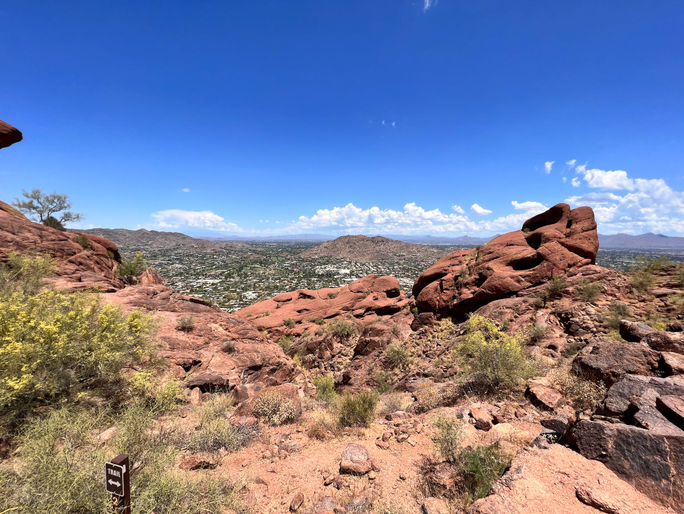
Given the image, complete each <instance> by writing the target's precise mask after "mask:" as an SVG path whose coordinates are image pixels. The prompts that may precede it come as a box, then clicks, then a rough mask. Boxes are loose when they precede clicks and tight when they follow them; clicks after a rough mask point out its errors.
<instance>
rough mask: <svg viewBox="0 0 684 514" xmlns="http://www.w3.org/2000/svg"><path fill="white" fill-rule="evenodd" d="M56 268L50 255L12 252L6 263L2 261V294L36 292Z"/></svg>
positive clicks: (0, 284) (0, 266)
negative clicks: (29, 254)
mask: <svg viewBox="0 0 684 514" xmlns="http://www.w3.org/2000/svg"><path fill="white" fill-rule="evenodd" d="M54 270H55V262H54V260H52V258H51V257H50V256H48V255H33V256H27V255H20V254H18V253H10V254H9V256H8V257H7V262H6V263H2V262H0V296H1V295H7V294H10V293H16V292H18V293H23V294H25V295H33V294H36V293H37V292H38V291H39V290H40V288H41V287H42V285H43V281H44V280H45V278H47V277H48V276H50V275H51V274H52V273H53V272H54Z"/></svg>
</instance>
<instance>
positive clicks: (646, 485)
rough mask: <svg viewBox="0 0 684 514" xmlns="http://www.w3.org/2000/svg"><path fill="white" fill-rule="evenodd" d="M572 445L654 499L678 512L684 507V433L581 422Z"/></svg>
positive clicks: (578, 424) (577, 424)
mask: <svg viewBox="0 0 684 514" xmlns="http://www.w3.org/2000/svg"><path fill="white" fill-rule="evenodd" d="M570 440H571V442H572V443H573V444H574V445H575V446H576V447H577V449H578V450H579V452H580V453H581V454H582V455H584V456H585V457H587V458H589V459H595V460H598V461H601V462H603V463H604V464H605V465H606V466H607V467H608V468H610V469H611V470H613V471H614V472H615V473H617V474H618V475H619V476H621V477H622V478H623V479H625V480H626V481H627V482H629V483H630V484H632V485H633V486H635V487H636V488H637V489H638V490H640V491H641V492H643V493H645V494H646V495H648V496H650V497H651V498H653V499H655V500H657V501H659V502H661V503H663V504H664V505H669V506H670V507H672V508H673V509H675V510H678V509H680V508H681V506H682V505H684V432H681V435H670V434H660V433H657V432H655V431H650V430H644V429H642V428H637V427H633V426H629V425H625V424H622V423H608V422H605V421H590V420H581V421H579V422H578V423H576V424H575V426H574V427H573V428H572V430H571V434H570Z"/></svg>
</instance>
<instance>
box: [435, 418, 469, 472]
mask: <svg viewBox="0 0 684 514" xmlns="http://www.w3.org/2000/svg"><path fill="white" fill-rule="evenodd" d="M435 427H437V430H438V432H437V435H436V436H435V437H433V438H432V442H433V443H434V444H435V450H437V454H438V455H439V456H440V458H441V459H442V460H445V461H447V462H449V463H451V464H453V463H455V462H456V461H457V459H458V456H459V454H460V453H461V441H462V439H463V434H462V428H461V424H460V423H459V422H458V421H457V420H455V419H449V418H446V417H444V416H443V415H440V416H439V418H438V419H437V421H435Z"/></svg>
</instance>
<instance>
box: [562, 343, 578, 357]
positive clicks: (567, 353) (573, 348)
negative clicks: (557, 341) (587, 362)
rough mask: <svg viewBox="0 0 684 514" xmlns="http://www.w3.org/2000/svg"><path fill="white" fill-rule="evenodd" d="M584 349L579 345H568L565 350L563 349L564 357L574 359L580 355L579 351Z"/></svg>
mask: <svg viewBox="0 0 684 514" xmlns="http://www.w3.org/2000/svg"><path fill="white" fill-rule="evenodd" d="M581 349H582V346H581V345H579V344H578V343H568V344H566V345H565V348H563V356H564V357H573V356H575V355H577V354H578V353H579V351H580V350H581Z"/></svg>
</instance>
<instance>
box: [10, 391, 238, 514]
mask: <svg viewBox="0 0 684 514" xmlns="http://www.w3.org/2000/svg"><path fill="white" fill-rule="evenodd" d="M129 411H131V412H129ZM132 411H135V412H132ZM117 419H120V421H121V426H120V427H119V428H120V430H121V431H122V433H124V434H126V437H117V439H118V440H117V441H115V442H114V446H115V448H107V447H106V446H101V445H99V444H97V443H96V441H95V439H94V437H95V435H96V434H97V433H98V432H99V431H100V429H99V427H101V426H106V425H107V424H109V423H110V422H111V416H110V414H108V413H106V412H105V411H92V410H91V411H87V410H83V411H77V410H73V409H66V408H62V409H57V410H55V411H52V412H51V413H50V414H48V415H47V416H46V417H45V418H42V419H35V420H34V421H32V422H31V423H30V424H29V425H28V426H27V428H26V430H25V432H24V433H23V434H22V436H21V437H20V439H19V449H18V460H19V461H20V463H21V465H20V466H14V467H13V471H11V472H9V473H6V474H5V476H0V512H15V511H16V512H35V513H45V514H47V513H53V512H108V511H109V510H111V496H110V495H109V494H107V493H106V492H105V490H104V488H103V487H102V476H103V475H102V473H103V470H102V466H103V463H104V462H105V461H107V460H108V459H109V458H111V456H112V455H113V454H114V452H115V451H116V450H119V449H122V448H125V449H126V450H128V449H129V448H130V447H129V446H127V444H128V443H131V444H135V445H137V446H138V447H139V449H138V451H137V452H136V453H135V455H134V456H132V457H133V458H132V460H131V464H133V465H135V467H134V468H133V470H132V472H131V486H132V489H133V490H134V491H135V494H134V505H135V509H136V511H139V512H187V513H190V514H199V513H204V512H220V511H222V510H223V509H225V508H233V509H236V510H239V509H241V505H240V498H239V493H238V489H237V487H236V486H234V485H232V484H230V483H227V482H225V481H223V480H222V479H221V480H219V479H215V478H212V477H210V476H201V478H199V479H195V478H194V477H192V476H189V475H188V476H186V475H185V474H181V473H178V472H174V471H169V469H171V468H172V467H173V463H174V460H175V457H176V454H177V451H176V450H175V448H173V446H171V445H169V444H168V441H165V440H164V439H163V438H161V437H159V436H157V435H153V431H150V430H149V426H150V422H151V420H152V418H151V417H150V416H149V414H146V413H145V412H144V408H140V406H139V405H138V404H135V406H131V407H129V409H126V411H125V412H124V413H123V417H122V418H119V417H117ZM132 432H134V434H132ZM127 453H130V452H127ZM141 457H142V458H141Z"/></svg>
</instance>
